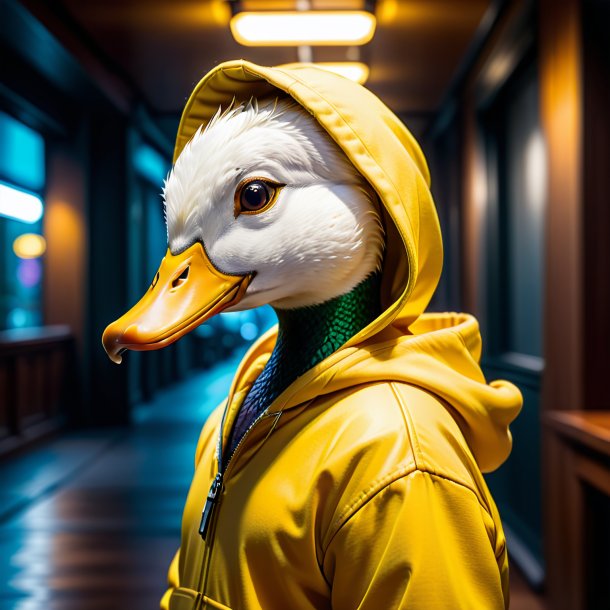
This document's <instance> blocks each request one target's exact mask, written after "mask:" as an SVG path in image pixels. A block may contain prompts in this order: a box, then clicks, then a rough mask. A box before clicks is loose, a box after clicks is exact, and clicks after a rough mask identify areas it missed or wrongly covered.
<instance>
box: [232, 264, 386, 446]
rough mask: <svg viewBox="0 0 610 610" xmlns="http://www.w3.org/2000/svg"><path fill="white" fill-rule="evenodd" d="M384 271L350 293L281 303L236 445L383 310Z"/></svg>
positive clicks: (239, 422)
mask: <svg viewBox="0 0 610 610" xmlns="http://www.w3.org/2000/svg"><path fill="white" fill-rule="evenodd" d="M380 282H381V276H380V274H379V273H375V274H373V275H371V276H369V277H368V278H366V279H365V280H364V281H362V282H361V283H360V284H358V286H356V287H355V288H354V289H353V290H351V291H350V292H348V293H347V294H344V295H341V296H338V297H335V298H334V299H331V300H330V301H326V302H325V303H321V304H319V305H312V306H309V307H300V308H297V309H276V310H275V311H276V314H277V317H278V321H279V330H278V336H277V341H276V343H275V347H274V348H273V352H272V353H271V356H270V358H269V360H268V362H267V364H266V365H265V368H264V369H263V371H262V372H261V374H260V375H259V376H258V377H257V379H256V381H255V382H254V384H253V385H252V388H251V389H250V391H249V392H248V395H247V396H246V398H245V400H244V402H243V404H242V407H241V409H240V411H239V415H238V417H237V420H236V422H235V426H234V428H233V432H232V435H231V443H230V445H231V450H232V449H233V448H234V447H235V446H236V445H237V443H238V442H239V440H240V439H241V437H242V436H243V434H244V432H245V431H246V430H247V429H248V427H249V426H250V425H251V424H252V422H253V421H254V420H255V419H256V417H258V415H260V414H261V413H262V412H263V411H265V410H266V409H267V407H268V406H269V405H270V404H271V403H272V402H273V401H274V400H275V399H276V398H277V397H278V396H279V395H280V394H281V393H282V392H283V391H284V390H285V389H286V388H287V387H288V386H289V385H290V384H291V383H292V382H293V381H295V380H296V379H297V378H298V377H300V376H301V375H303V374H304V373H306V372H307V371H308V370H309V369H311V368H313V367H314V366H315V365H316V364H318V363H319V362H322V360H324V359H325V358H327V357H328V356H330V355H331V354H332V353H333V352H335V351H337V350H338V349H339V348H340V347H341V346H342V345H344V344H345V343H347V341H349V339H351V338H352V337H353V336H354V335H355V334H356V333H358V332H359V331H360V330H362V329H363V328H364V327H365V326H367V325H368V324H369V323H370V322H372V321H373V320H374V319H375V318H377V317H378V316H379V314H380V313H381V303H380Z"/></svg>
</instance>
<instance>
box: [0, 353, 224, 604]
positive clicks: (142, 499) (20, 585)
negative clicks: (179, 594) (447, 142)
mask: <svg viewBox="0 0 610 610" xmlns="http://www.w3.org/2000/svg"><path fill="white" fill-rule="evenodd" d="M235 365H236V362H235V360H228V361H226V362H223V363H222V364H221V365H219V366H217V367H216V368H213V369H211V370H210V371H208V372H207V373H204V374H198V375H195V376H193V377H191V378H189V379H188V380H187V381H184V382H182V383H180V384H177V385H174V386H171V388H170V389H167V390H164V391H161V392H159V393H158V394H157V396H156V397H155V400H154V401H153V402H151V403H148V404H146V405H142V406H140V407H139V408H138V409H136V412H135V416H134V419H135V420H136V421H135V424H136V425H134V426H133V427H131V428H129V429H125V428H122V429H106V430H104V429H99V430H96V431H94V432H78V433H73V434H68V435H65V436H63V437H60V438H58V439H56V440H53V441H51V442H49V443H48V444H43V445H41V446H40V447H38V448H37V449H35V450H33V451H31V452H28V453H27V454H25V455H22V456H19V457H16V458H14V459H12V460H10V461H8V462H6V463H5V464H3V467H2V469H1V471H0V610H38V609H42V608H45V609H47V610H102V609H108V610H110V609H114V610H121V609H131V610H139V609H142V610H144V609H151V608H156V607H158V602H159V599H160V597H161V595H162V593H163V590H164V583H165V578H166V571H167V566H168V564H169V562H170V560H171V558H172V556H173V553H174V552H175V550H176V548H177V546H178V544H179V537H180V519H181V514H182V506H183V504H184V499H185V497H186V492H187V490H188V486H189V483H190V479H191V475H192V463H193V456H194V454H195V446H196V443H197V438H198V435H199V431H200V428H201V424H202V422H203V421H204V420H205V418H206V417H207V416H208V415H209V413H210V411H211V410H212V409H213V408H214V406H216V405H217V404H218V403H219V402H220V400H222V398H223V396H224V395H225V394H226V392H227V390H228V387H229V383H230V381H231V375H232V373H233V371H234V369H235Z"/></svg>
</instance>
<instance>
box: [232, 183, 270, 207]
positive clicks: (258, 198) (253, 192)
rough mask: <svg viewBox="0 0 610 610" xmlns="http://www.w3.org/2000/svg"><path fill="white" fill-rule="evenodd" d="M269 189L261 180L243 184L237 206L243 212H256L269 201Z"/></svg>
mask: <svg viewBox="0 0 610 610" xmlns="http://www.w3.org/2000/svg"><path fill="white" fill-rule="evenodd" d="M270 191H271V189H270V187H269V186H268V185H267V184H265V183H264V182H263V181H262V180H254V181H253V182H249V183H248V184H245V185H244V186H243V187H242V189H241V193H240V195H239V205H240V207H241V209H242V211H244V212H257V211H259V210H261V209H262V208H264V207H265V206H266V205H267V204H268V203H269V201H270V200H271V196H272V193H271V192H270Z"/></svg>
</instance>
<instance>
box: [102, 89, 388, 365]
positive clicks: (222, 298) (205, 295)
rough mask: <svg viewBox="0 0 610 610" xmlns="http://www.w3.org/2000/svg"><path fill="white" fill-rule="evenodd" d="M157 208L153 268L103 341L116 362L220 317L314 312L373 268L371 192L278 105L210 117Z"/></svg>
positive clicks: (293, 109)
mask: <svg viewBox="0 0 610 610" xmlns="http://www.w3.org/2000/svg"><path fill="white" fill-rule="evenodd" d="M163 197H164V200H165V216H166V222H167V231H168V250H167V253H166V255H165V258H164V259H163V260H162V262H161V266H160V267H159V271H158V272H157V274H156V275H155V277H154V279H153V281H152V283H151V285H150V287H149V289H148V291H147V292H146V293H145V295H144V296H143V297H142V299H141V300H140V301H139V302H138V303H137V304H136V305H135V306H134V307H133V308H132V309H130V310H129V311H128V312H127V313H126V314H125V315H123V316H122V317H121V318H119V319H118V320H116V321H115V322H113V323H112V324H110V325H109V326H108V327H107V328H106V330H105V331H104V335H103V339H102V341H103V344H104V348H105V349H106V352H107V353H108V356H109V357H110V359H111V360H112V361H114V362H116V363H120V362H121V354H122V353H123V351H125V350H126V349H132V350H153V349H158V348H161V347H164V346H165V345H169V344H170V343H173V342H174V341H176V340H177V339H179V338H180V337H182V336H184V335H185V334H186V333H188V332H189V331H191V330H192V329H193V328H195V327H196V326H198V325H199V324H201V323H202V322H204V321H205V320H207V319H209V318H210V317H212V316H213V315H215V314H217V313H219V312H221V311H238V310H242V309H249V308H253V307H258V306H260V305H264V304H270V305H272V306H273V307H276V308H279V309H290V308H298V307H305V306H310V305H316V304H318V303H323V302H325V301H327V300H329V299H331V298H334V297H336V296H339V295H342V294H346V293H347V292H349V291H350V290H352V289H353V288H354V287H355V286H356V285H358V284H359V283H360V282H361V281H362V280H364V279H365V278H366V277H367V276H368V275H370V274H371V273H372V272H374V271H375V270H377V269H378V268H379V266H380V264H381V259H382V255H383V244H384V240H383V230H382V227H381V222H380V216H379V212H378V209H377V205H376V196H375V194H374V192H373V191H372V189H371V187H370V186H369V185H368V183H367V182H366V181H365V180H364V178H363V177H362V176H361V175H360V174H359V173H358V171H357V170H356V169H355V168H354V167H353V165H352V164H351V163H350V162H349V161H348V159H347V157H346V156H345V155H344V153H343V152H342V151H341V150H340V149H339V148H338V147H337V145H336V144H335V143H334V142H333V141H332V140H331V138H330V137H329V136H328V134H327V133H326V132H325V131H324V130H323V129H322V128H321V127H320V126H319V124H318V123H317V122H316V120H315V119H314V118H313V117H312V116H310V115H309V114H308V113H307V112H306V111H305V110H303V109H302V108H301V107H300V106H298V105H297V104H296V103H294V102H292V101H289V100H282V101H278V100H275V101H273V102H270V103H268V104H266V105H265V104H263V103H261V104H260V105H259V104H258V103H257V102H256V101H251V102H250V103H248V104H245V105H239V106H236V107H232V108H229V109H228V110H226V111H225V112H223V113H221V112H220V110H219V112H218V113H217V114H216V116H215V117H214V118H213V119H212V120H211V121H210V122H209V123H208V125H207V126H206V127H205V129H201V128H200V129H199V130H198V131H197V132H196V133H195V135H194V136H193V138H192V139H191V141H190V142H189V143H188V144H187V146H186V147H185V148H184V150H183V151H182V153H181V154H180V156H179V157H178V159H177V160H176V163H175V164H174V167H173V168H172V170H171V172H170V174H169V176H168V178H167V180H166V181H165V186H164V189H163Z"/></svg>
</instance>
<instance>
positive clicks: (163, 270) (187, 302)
mask: <svg viewBox="0 0 610 610" xmlns="http://www.w3.org/2000/svg"><path fill="white" fill-rule="evenodd" d="M253 277H254V273H249V274H248V275H226V274H224V273H222V272H220V271H218V270H217V269H215V268H214V266H213V265H212V263H211V262H210V260H209V258H208V256H207V254H206V252H205V250H204V248H203V246H202V245H201V244H200V243H196V244H194V245H192V246H191V247H190V248H188V249H187V250H185V251H184V252H182V253H181V254H178V255H177V256H174V255H172V254H171V252H170V251H169V250H168V251H167V253H166V255H165V258H164V259H163V260H162V261H161V266H160V267H159V271H157V275H156V276H155V279H154V280H153V283H152V284H151V286H150V288H149V289H148V291H147V292H146V294H145V295H144V296H143V297H142V298H141V299H140V301H139V302H138V303H137V304H136V305H134V306H133V307H132V308H131V309H130V310H129V311H128V312H127V313H126V314H125V315H123V316H122V317H121V318H119V319H118V320H116V321H115V322H113V323H112V324H110V325H109V326H108V327H107V328H106V330H105V331H104V334H103V336H102V343H103V345H104V349H105V350H106V353H107V354H108V357H109V358H110V360H112V361H113V362H116V363H117V364H120V363H121V354H122V353H123V352H124V351H125V350H126V349H132V350H140V351H143V350H153V349H159V348H161V347H165V346H166V345H169V344H170V343H173V342H174V341H177V340H178V339H180V337H183V336H184V335H186V334H187V333H188V332H190V331H191V330H193V329H194V328H195V327H197V326H199V324H201V323H202V322H205V321H206V320H208V319H209V318H211V317H212V316H213V315H215V314H217V313H220V312H221V311H222V310H223V309H226V308H227V307H231V306H232V305H235V304H236V303H238V302H239V301H240V300H241V298H242V297H243V295H244V294H245V292H246V290H247V288H248V286H249V284H250V282H251V281H252V279H253Z"/></svg>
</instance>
